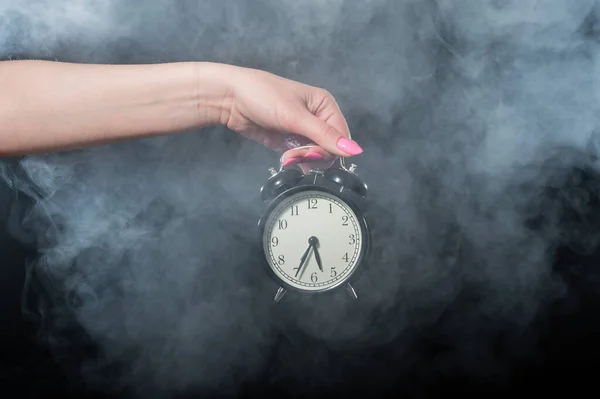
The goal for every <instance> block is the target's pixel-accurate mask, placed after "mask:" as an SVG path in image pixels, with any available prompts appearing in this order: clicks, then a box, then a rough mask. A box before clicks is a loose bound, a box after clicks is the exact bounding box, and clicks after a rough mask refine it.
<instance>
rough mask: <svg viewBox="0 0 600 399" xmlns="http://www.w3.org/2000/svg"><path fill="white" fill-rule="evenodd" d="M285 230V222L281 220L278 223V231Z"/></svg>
mask: <svg viewBox="0 0 600 399" xmlns="http://www.w3.org/2000/svg"><path fill="white" fill-rule="evenodd" d="M285 229H287V220H285V219H281V220H280V221H279V230H285Z"/></svg>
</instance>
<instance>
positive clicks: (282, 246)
mask: <svg viewBox="0 0 600 399" xmlns="http://www.w3.org/2000/svg"><path fill="white" fill-rule="evenodd" d="M364 239H365V237H363V230H362V229H361V224H360V221H359V218H358V217H357V215H356V214H355V213H354V211H353V210H352V209H351V208H350V207H349V206H348V204H346V203H345V202H344V201H343V200H341V199H340V198H339V197H337V196H334V195H331V194H329V193H326V192H323V191H318V190H311V191H301V192H299V193H296V194H293V195H291V196H289V197H287V198H285V199H284V200H283V201H281V202H280V203H279V204H278V205H277V206H276V207H275V208H274V209H273V210H272V212H271V213H270V214H269V216H268V218H267V220H266V222H265V227H264V232H263V247H264V251H265V254H266V257H267V260H268V263H269V266H270V267H271V269H272V271H273V272H274V273H275V275H276V276H277V277H278V278H280V279H281V280H283V281H285V282H286V283H287V284H288V285H290V286H292V287H294V288H297V289H300V290H304V291H325V290H328V289H331V288H335V287H337V286H339V285H340V284H342V283H344V282H345V281H346V280H347V279H348V278H349V277H350V276H351V274H352V273H353V272H354V270H355V269H356V267H357V266H358V262H359V260H360V259H361V255H362V254H361V251H363V248H364V246H363V240H364Z"/></svg>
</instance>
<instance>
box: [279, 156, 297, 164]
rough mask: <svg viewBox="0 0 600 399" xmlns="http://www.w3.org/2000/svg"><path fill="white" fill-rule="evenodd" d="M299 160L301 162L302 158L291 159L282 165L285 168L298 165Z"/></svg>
mask: <svg viewBox="0 0 600 399" xmlns="http://www.w3.org/2000/svg"><path fill="white" fill-rule="evenodd" d="M299 160H300V158H296V157H294V158H289V159H288V160H287V161H285V162H284V163H282V165H283V166H289V165H291V164H294V163H298V161H299Z"/></svg>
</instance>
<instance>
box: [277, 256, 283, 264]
mask: <svg viewBox="0 0 600 399" xmlns="http://www.w3.org/2000/svg"><path fill="white" fill-rule="evenodd" d="M277 263H279V264H280V265H284V264H285V257H284V256H283V255H279V257H278V258H277Z"/></svg>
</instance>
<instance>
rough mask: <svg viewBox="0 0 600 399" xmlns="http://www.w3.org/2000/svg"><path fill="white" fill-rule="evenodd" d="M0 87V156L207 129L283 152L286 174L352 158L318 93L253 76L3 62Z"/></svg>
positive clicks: (344, 129)
mask: <svg viewBox="0 0 600 399" xmlns="http://www.w3.org/2000/svg"><path fill="white" fill-rule="evenodd" d="M0 87H1V88H2V90H0V156H20V155H27V154H34V153H44V152H53V151H66V150H74V149H81V148H85V147H89V146H93V145H102V144H109V143H113V142H118V141H123V140H131V139H137V138H144V137H151V136H157V135H166V134H174V133H177V132H183V131H186V130H192V129H202V128H204V127H208V126H211V125H224V126H227V127H228V128H229V129H231V130H233V131H236V132H238V133H240V134H242V135H243V136H245V137H247V138H249V139H251V140H254V141H256V142H258V143H260V144H262V145H265V146H267V147H269V148H271V149H273V150H275V151H278V152H282V153H283V152H285V153H284V155H283V157H282V162H283V163H284V164H286V165H288V164H292V163H300V164H301V165H305V163H306V162H326V163H330V162H331V160H332V159H333V158H334V157H336V156H340V157H349V156H353V155H358V154H359V153H361V152H362V149H361V148H360V147H359V146H358V144H356V143H355V142H354V141H352V140H350V139H349V137H350V133H349V130H348V125H347V123H346V120H345V118H344V116H343V114H342V112H341V111H340V108H339V106H338V104H337V103H336V101H335V99H334V98H333V96H332V95H331V94H329V93H328V92H327V91H326V90H324V89H321V88H318V87H313V86H309V85H306V84H303V83H300V82H296V81H293V80H289V79H286V78H283V77H280V76H277V75H274V74H271V73H268V72H265V71H261V70H256V69H250V68H244V67H238V66H233V65H227V64H218V63H210V62H179V63H165V64H152V65H96V64H74V63H63V62H52V61H35V60H24V61H3V62H0ZM289 134H295V135H298V136H299V137H301V138H303V140H304V143H302V144H306V143H312V144H316V145H313V146H310V147H309V148H296V149H292V150H290V147H289V146H287V145H286V142H285V141H284V139H285V137H286V135H289ZM288 150H289V151H288ZM286 151H287V152H286Z"/></svg>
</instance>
